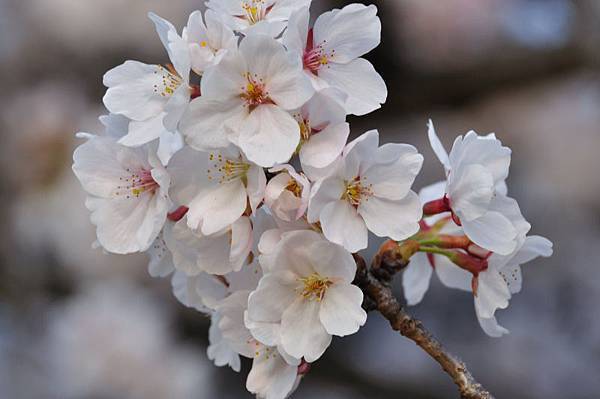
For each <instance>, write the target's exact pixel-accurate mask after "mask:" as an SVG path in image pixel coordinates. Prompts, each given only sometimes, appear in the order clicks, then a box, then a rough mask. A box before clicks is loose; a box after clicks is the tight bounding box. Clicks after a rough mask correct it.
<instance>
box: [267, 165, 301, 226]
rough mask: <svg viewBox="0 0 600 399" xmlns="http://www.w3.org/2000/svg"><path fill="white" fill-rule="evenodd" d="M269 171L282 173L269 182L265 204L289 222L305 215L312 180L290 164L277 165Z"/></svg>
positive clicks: (280, 217)
mask: <svg viewBox="0 0 600 399" xmlns="http://www.w3.org/2000/svg"><path fill="white" fill-rule="evenodd" d="M269 171H270V172H271V173H277V172H280V173H279V174H277V176H275V177H273V178H272V179H271V180H269V183H268V184H267V188H266V190H265V205H267V206H268V207H269V209H270V210H271V212H273V214H274V215H276V216H277V217H278V218H279V219H282V220H284V221H287V222H291V221H294V220H298V219H300V218H301V217H303V216H304V213H305V212H306V209H307V208H308V198H309V196H310V182H309V181H308V179H307V178H306V176H304V175H302V174H299V173H298V172H296V171H295V170H294V168H293V167H291V166H290V165H281V166H276V167H274V168H271V169H270V170H269Z"/></svg>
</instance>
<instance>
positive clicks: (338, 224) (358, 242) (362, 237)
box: [320, 200, 369, 253]
mask: <svg viewBox="0 0 600 399" xmlns="http://www.w3.org/2000/svg"><path fill="white" fill-rule="evenodd" d="M320 220H321V227H322V228H323V234H324V235H325V237H327V239H328V240H329V241H331V242H333V243H336V244H339V245H341V246H343V247H344V248H346V249H347V250H348V251H350V252H353V253H354V252H358V251H360V250H361V249H365V248H366V247H367V245H368V243H369V235H368V230H367V226H365V221H363V218H361V217H360V216H359V214H358V213H357V212H356V209H354V207H353V206H352V205H350V204H349V203H348V202H347V201H345V200H339V201H336V202H330V203H329V204H327V205H326V206H325V207H324V208H323V210H322V211H321V215H320Z"/></svg>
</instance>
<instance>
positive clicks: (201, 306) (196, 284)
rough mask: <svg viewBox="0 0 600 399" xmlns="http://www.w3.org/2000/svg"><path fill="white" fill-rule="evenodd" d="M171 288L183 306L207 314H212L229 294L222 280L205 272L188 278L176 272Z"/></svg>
mask: <svg viewBox="0 0 600 399" xmlns="http://www.w3.org/2000/svg"><path fill="white" fill-rule="evenodd" d="M171 286H172V289H173V295H175V298H177V300H178V301H179V302H181V304H182V305H184V306H186V307H188V308H193V309H196V310H197V311H199V312H202V313H205V314H210V313H211V312H212V311H213V310H214V309H215V308H216V307H217V306H218V305H219V304H220V303H221V302H222V301H223V299H224V298H226V297H227V295H228V294H229V290H228V288H227V286H226V285H225V284H224V281H223V280H222V278H220V277H219V276H213V275H210V274H208V273H204V272H202V273H199V274H196V275H194V276H188V275H186V274H185V273H183V272H180V271H176V272H175V273H174V274H173V277H172V279H171Z"/></svg>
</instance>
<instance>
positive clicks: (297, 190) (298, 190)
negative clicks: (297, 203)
mask: <svg viewBox="0 0 600 399" xmlns="http://www.w3.org/2000/svg"><path fill="white" fill-rule="evenodd" d="M285 189H286V190H288V191H290V192H291V193H292V194H294V196H296V197H298V198H300V197H302V186H301V185H300V184H299V183H298V182H297V181H296V179H290V181H289V183H288V184H287V186H285Z"/></svg>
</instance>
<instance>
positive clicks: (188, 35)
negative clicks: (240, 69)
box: [181, 10, 237, 94]
mask: <svg viewBox="0 0 600 399" xmlns="http://www.w3.org/2000/svg"><path fill="white" fill-rule="evenodd" d="M205 21H206V23H205ZM181 37H182V39H183V40H184V41H185V42H187V43H188V46H189V52H190V60H191V68H192V70H193V71H194V72H195V73H197V74H198V75H202V73H203V72H204V71H205V70H206V69H207V68H209V67H210V66H213V65H217V64H218V63H219V62H220V61H221V59H222V58H223V56H224V55H225V54H226V53H227V51H228V50H231V49H235V48H236V47H237V37H236V36H235V34H234V33H233V31H232V30H231V29H230V28H229V27H228V26H226V25H225V24H224V23H223V21H222V19H221V18H220V17H219V15H218V14H216V13H215V12H214V11H212V10H207V11H206V13H205V14H204V20H203V19H202V13H201V12H200V11H194V12H193V13H191V14H190V17H189V19H188V23H187V26H186V27H185V28H183V32H182V33H181ZM198 94H200V93H198Z"/></svg>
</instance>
